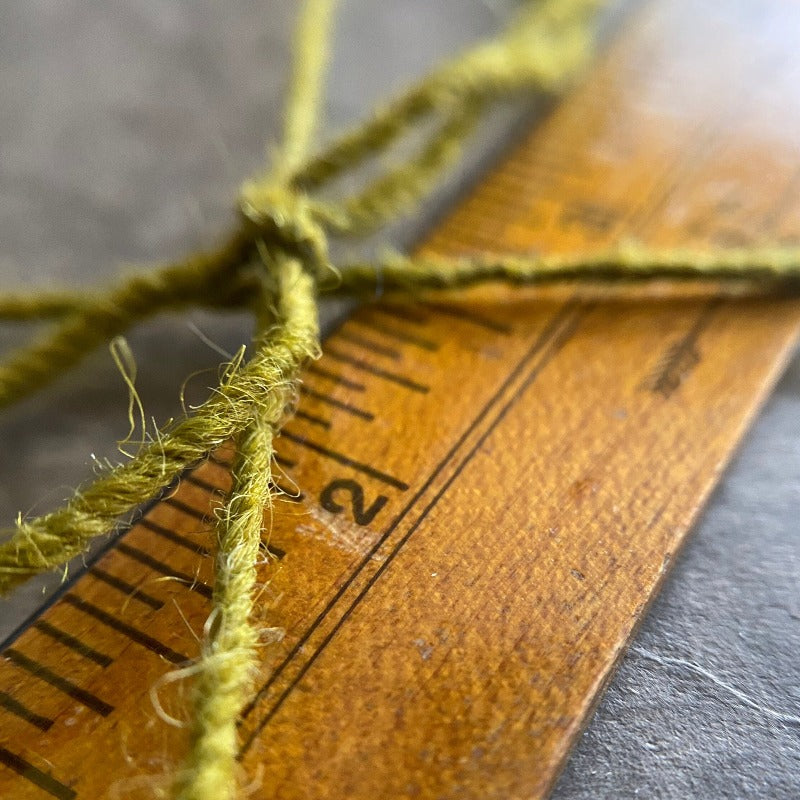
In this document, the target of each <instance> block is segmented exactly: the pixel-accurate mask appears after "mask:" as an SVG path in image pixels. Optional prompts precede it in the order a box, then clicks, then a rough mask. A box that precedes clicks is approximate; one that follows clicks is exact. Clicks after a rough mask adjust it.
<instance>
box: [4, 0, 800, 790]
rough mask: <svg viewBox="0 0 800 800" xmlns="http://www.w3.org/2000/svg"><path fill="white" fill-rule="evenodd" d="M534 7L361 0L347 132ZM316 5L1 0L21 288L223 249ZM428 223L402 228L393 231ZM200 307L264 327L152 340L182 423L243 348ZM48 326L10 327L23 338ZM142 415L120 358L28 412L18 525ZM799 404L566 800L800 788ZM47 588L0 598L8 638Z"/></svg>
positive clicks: (341, 69)
mask: <svg viewBox="0 0 800 800" xmlns="http://www.w3.org/2000/svg"><path fill="white" fill-rule="evenodd" d="M705 1H710V0H705ZM718 2H724V0H718ZM510 5H511V4H510V3H509V2H501V1H500V0H496V1H495V2H489V0H485V2H477V0H436V2H430V0H393V2H391V3H374V2H373V3H368V2H366V0H346V1H345V2H342V8H341V14H340V18H339V24H338V28H337V37H336V50H335V53H336V54H335V58H334V61H333V64H332V73H331V80H330V82H329V93H328V103H327V108H326V112H327V127H328V128H329V129H336V128H339V127H341V126H342V125H343V124H345V123H347V122H348V121H353V120H355V119H356V118H358V116H359V115H361V114H363V113H364V112H365V111H366V110H367V109H368V108H369V107H370V105H371V104H372V103H373V102H374V101H375V100H377V99H380V98H382V97H385V96H386V94H387V92H388V91H390V90H392V89H397V88H400V87H401V86H402V85H403V84H404V83H405V81H406V80H407V79H409V78H411V77H413V76H417V75H420V74H422V73H423V72H425V71H426V69H427V68H428V67H429V66H431V65H432V64H433V63H435V62H436V61H437V60H438V59H439V58H440V57H442V56H444V55H446V54H449V53H451V52H453V51H454V50H455V49H456V48H457V47H459V46H460V45H463V44H465V43H467V42H469V41H471V40H473V39H475V38H476V37H479V36H481V35H483V34H485V33H487V32H489V31H492V30H494V29H495V28H496V27H497V25H499V24H501V23H502V21H503V19H505V18H506V16H507V14H508V10H509V7H510ZM295 10H296V2H295V0H228V2H225V3H219V2H216V1H215V0H138V1H137V2H133V3H131V2H127V1H126V2H123V0H62V1H61V2H52V0H25V2H11V1H10V0H6V1H4V2H0V290H3V291H5V290H12V289H21V288H26V287H56V286H76V285H77V286H84V285H87V286H88V285H91V284H95V283H107V282H108V281H110V280H111V279H112V278H113V277H114V276H116V275H119V274H122V273H123V272H124V271H126V270H129V269H130V265H131V264H137V263H144V262H150V261H153V260H155V259H158V258H166V257H174V256H179V255H181V254H183V253H185V252H186V251H188V250H189V249H192V248H197V247H199V246H201V245H203V244H207V243H210V242H213V241H214V240H215V238H216V234H217V233H219V232H220V231H222V230H223V229H224V228H225V226H226V224H227V223H228V222H230V220H231V216H232V211H231V209H232V208H233V200H234V198H235V196H236V188H237V186H238V184H239V182H240V181H241V180H242V179H243V178H245V177H246V176H248V175H249V174H251V173H253V172H254V171H256V170H258V169H259V168H260V167H261V166H262V165H263V164H264V161H265V158H266V154H267V152H268V151H269V149H270V148H271V147H272V146H273V145H274V144H275V143H276V141H277V137H278V133H279V129H280V113H281V104H282V96H283V90H284V85H285V80H286V70H287V65H288V61H289V43H290V37H291V27H292V20H293V17H294V13H295ZM687 24H690V21H687ZM530 112H531V110H530V109H527V110H525V112H524V113H527V114H530ZM519 117H520V114H519V113H516V114H514V113H508V112H506V113H500V114H498V115H497V116H496V118H495V119H494V120H492V122H491V123H490V125H489V126H488V128H487V130H486V131H485V132H484V135H483V137H482V143H481V144H480V146H478V147H476V148H475V150H474V152H473V156H472V158H471V161H470V164H469V165H467V167H466V168H465V169H464V170H462V172H461V173H460V174H459V176H457V177H456V179H455V180H454V181H453V182H452V183H451V184H450V185H449V186H448V187H447V189H445V191H443V192H441V193H440V194H439V195H438V196H437V198H435V200H434V201H433V202H432V203H430V204H429V205H428V208H427V209H426V212H425V214H424V215H423V219H427V220H428V222H429V221H430V219H431V215H433V214H435V213H437V211H438V210H439V209H441V208H442V207H444V206H446V204H447V203H448V201H449V200H450V199H451V198H452V197H453V196H454V195H456V194H457V193H458V191H459V190H460V189H461V188H462V187H463V186H464V185H465V184H468V183H469V181H470V180H471V179H472V178H473V177H474V175H475V174H477V171H478V169H479V167H480V165H481V164H484V163H486V162H487V161H491V159H492V158H493V157H494V153H495V151H496V150H497V147H498V142H500V141H502V140H503V138H504V137H505V136H506V135H507V134H508V132H509V131H513V129H514V128H515V126H518V124H519ZM415 232H416V228H415V227H414V226H413V225H412V226H408V225H406V226H400V227H398V228H396V229H394V230H393V231H392V234H391V237H392V241H393V242H395V243H400V244H402V243H404V242H408V241H410V240H412V239H413V237H414V235H415ZM336 313H338V312H337V310H334V309H328V310H327V311H326V318H327V319H331V318H332V316H334V315H335V314H336ZM187 319H189V320H191V321H192V322H193V324H194V325H195V326H197V328H199V329H200V330H202V331H203V333H204V334H205V335H207V336H209V337H210V338H212V339H213V340H214V342H216V343H218V344H219V345H220V346H221V347H222V348H224V349H226V350H229V351H233V350H235V349H236V348H237V347H238V345H239V343H240V342H241V341H246V340H247V337H248V335H249V323H248V320H247V319H246V318H244V317H241V316H237V315H228V316H225V317H216V316H213V315H206V314H201V313H193V314H191V315H189V317H188V318H185V317H184V318H178V317H175V318H172V317H161V318H159V319H157V320H155V321H152V322H150V323H148V324H146V325H144V326H143V327H142V328H141V329H139V330H138V331H137V332H136V333H135V334H132V335H131V336H130V337H129V340H130V343H131V346H132V348H133V350H134V352H135V354H136V357H137V359H138V362H139V365H140V375H139V379H138V387H139V389H140V392H141V395H142V399H143V401H144V403H145V408H146V410H147V412H148V414H149V415H152V416H153V417H155V419H156V420H158V421H160V422H163V421H164V420H166V419H167V418H168V417H169V416H170V415H171V414H173V413H176V411H177V408H178V406H177V396H178V390H179V388H180V384H181V382H182V380H183V378H184V377H185V376H186V375H188V374H190V373H193V372H195V371H198V370H204V369H207V370H211V371H210V372H209V373H205V374H202V373H201V374H199V375H198V376H197V377H196V378H195V379H194V381H193V383H192V384H190V391H191V390H192V389H191V387H192V386H193V387H195V389H197V390H199V389H201V388H202V387H203V386H204V385H207V384H208V381H209V379H210V377H209V376H213V375H214V374H215V368H216V366H217V363H218V362H219V356H218V355H217V354H216V353H215V352H214V351H213V350H212V349H211V348H209V347H208V346H207V345H205V344H203V343H202V342H201V340H200V338H199V337H198V336H197V334H196V333H194V332H193V331H192V329H191V327H190V326H189V325H187ZM30 333H31V329H30V328H19V327H13V326H5V327H4V326H0V343H1V344H2V345H3V346H5V347H8V346H11V345H12V344H14V343H15V342H20V341H22V339H23V338H24V337H25V336H28V335H29V334H30ZM126 407H127V397H126V394H125V390H124V386H123V384H122V380H121V378H120V376H119V375H118V373H117V372H116V369H115V368H114V366H113V363H112V361H111V358H110V357H109V355H108V353H107V352H105V351H103V352H100V353H98V354H97V355H96V356H95V357H93V358H92V359H91V360H90V361H89V362H88V364H86V365H85V366H84V367H82V368H81V369H80V370H79V371H77V372H76V373H75V374H73V375H71V376H69V377H68V378H67V379H65V380H62V381H61V382H59V383H58V385H57V386H55V387H53V388H52V389H50V390H48V391H47V392H45V393H43V394H42V395H40V396H37V397H36V398H33V399H32V400H29V401H26V402H25V403H23V404H21V405H19V406H16V407H14V408H12V409H9V410H6V411H4V412H3V414H2V416H0V520H2V521H3V522H5V523H10V522H11V521H12V520H13V517H14V516H15V514H16V513H17V512H18V511H20V510H22V511H24V512H31V511H36V512H41V511H44V510H47V509H48V508H50V507H52V506H54V505H56V504H58V503H59V502H60V501H61V500H63V499H64V498H65V497H67V496H68V494H69V491H70V487H72V486H74V485H76V484H77V482H79V481H80V480H82V479H84V478H86V477H88V476H89V475H90V474H91V468H92V461H91V454H92V453H94V454H95V455H97V456H98V457H102V456H110V457H114V454H115V449H114V442H115V441H116V440H117V439H119V438H121V437H122V436H123V435H124V434H125V432H126V431H127V420H126V414H125V409H126ZM798 420H800V361H799V360H797V359H795V360H794V361H793V362H792V364H791V365H790V366H789V369H788V371H787V373H786V375H785V376H784V378H783V380H782V381H781V383H780V385H779V386H778V388H777V391H776V392H775V394H774V395H773V397H772V399H771V400H770V401H769V403H768V405H767V407H766V409H765V411H764V414H763V415H762V417H761V419H760V420H759V421H758V423H757V424H756V426H755V428H754V429H753V431H752V432H751V433H750V434H749V436H748V438H747V440H746V442H745V445H744V447H743V448H742V450H741V452H740V454H739V455H738V457H737V458H736V459H735V462H734V464H733V466H732V467H731V469H730V470H729V472H728V473H727V475H726V477H725V479H724V480H723V482H722V484H721V485H720V487H719V489H718V490H717V492H716V493H715V495H714V497H713V499H712V501H711V503H710V506H709V508H708V509H707V511H706V513H705V515H704V518H703V521H702V523H701V524H700V525H699V526H698V528H697V530H696V532H695V535H694V537H693V538H692V540H691V541H690V543H689V544H688V546H687V547H686V549H685V551H684V552H683V554H682V556H681V557H680V558H679V559H678V562H677V564H676V566H675V569H674V571H673V574H672V576H671V578H670V580H669V581H668V582H667V584H666V586H665V588H664V591H663V593H662V595H661V597H660V598H659V599H658V600H657V602H656V603H655V605H654V606H653V608H652V611H651V613H650V615H649V617H648V619H647V620H646V622H645V624H644V625H643V627H642V629H641V631H640V633H639V635H638V637H637V639H636V641H635V643H634V645H633V647H632V649H631V651H630V652H629V654H628V656H627V658H626V659H625V661H624V662H623V663H622V665H621V667H620V670H619V673H618V674H617V676H616V678H615V680H614V681H613V683H612V685H611V687H610V688H609V690H608V693H607V694H606V696H605V699H604V700H603V702H602V703H601V705H600V707H599V709H598V711H597V714H596V716H595V718H594V720H593V721H592V723H591V725H590V726H589V729H588V730H587V732H586V734H585V735H584V737H583V739H582V740H581V742H580V744H579V745H578V747H577V749H576V751H575V753H574V755H573V757H572V759H571V761H570V762H569V764H568V766H567V768H566V771H565V773H564V775H563V777H562V779H561V781H560V783H559V785H558V787H557V789H556V792H555V797H556V798H558V800H578V799H579V798H580V799H581V800H583V799H584V798H585V800H590V798H591V799H592V800H594V799H595V798H634V797H642V798H658V797H667V798H673V797H675V798H678V797H680V798H684V797H695V798H708V799H709V800H713V798H797V797H800V723H798V722H794V723H792V722H791V721H787V720H783V721H781V720H780V719H777V718H776V716H775V713H770V712H779V713H782V714H784V715H791V716H794V717H797V716H800V662H799V660H798V653H800V585H799V584H800V546H799V545H798V542H797V533H796V520H797V518H798V516H799V515H800V489H799V488H798V487H800V435H798V432H799V428H800V423H799V422H798ZM41 591H42V589H41V586H38V585H37V586H32V587H26V589H24V590H23V591H22V592H20V593H19V594H18V595H17V596H15V597H14V598H12V599H11V600H2V601H0V603H2V605H0V638H1V637H2V636H3V635H5V634H7V633H8V632H9V631H10V630H11V629H12V628H13V627H14V625H15V624H16V623H17V622H18V620H19V619H20V618H21V616H22V614H23V610H24V609H25V608H26V607H30V605H31V604H35V603H36V602H38V601H39V600H40V597H41ZM664 659H666V661H665V660H664ZM676 661H677V662H681V661H688V662H691V664H694V665H697V666H699V667H701V668H702V669H703V670H704V671H705V672H706V673H708V674H703V673H701V672H699V671H698V670H697V669H695V668H694V667H692V666H691V665H686V664H684V665H680V664H677V663H676ZM719 682H722V683H724V684H727V685H729V686H732V687H734V688H735V689H736V690H737V691H739V692H741V693H743V694H744V696H745V697H746V700H742V698H741V697H737V696H736V695H735V694H733V693H731V692H730V691H728V690H727V689H725V688H723V687H722V686H720V685H719Z"/></svg>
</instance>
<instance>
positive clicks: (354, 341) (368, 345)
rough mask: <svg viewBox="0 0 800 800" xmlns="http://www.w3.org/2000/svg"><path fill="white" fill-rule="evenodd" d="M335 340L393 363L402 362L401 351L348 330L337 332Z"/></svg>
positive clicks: (341, 329)
mask: <svg viewBox="0 0 800 800" xmlns="http://www.w3.org/2000/svg"><path fill="white" fill-rule="evenodd" d="M334 338H336V339H342V340H343V341H345V342H347V343H348V344H351V345H353V347H359V348H361V349H362V350H366V351H367V352H368V353H370V354H371V355H376V356H385V357H386V358H391V359H392V361H400V359H401V356H400V351H399V350H396V349H395V348H393V347H388V346H387V345H384V344H381V343H380V342H376V341H374V340H372V339H367V338H365V337H363V336H360V335H359V334H357V333H353V332H352V331H350V330H349V329H347V328H340V329H339V330H338V331H336V333H335V334H334Z"/></svg>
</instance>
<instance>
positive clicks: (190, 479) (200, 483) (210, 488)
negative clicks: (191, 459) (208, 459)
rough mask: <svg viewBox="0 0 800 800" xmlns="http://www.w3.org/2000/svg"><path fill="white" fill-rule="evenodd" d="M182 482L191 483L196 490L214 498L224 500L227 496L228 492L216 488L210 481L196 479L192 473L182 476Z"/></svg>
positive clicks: (218, 487)
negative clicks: (200, 490)
mask: <svg viewBox="0 0 800 800" xmlns="http://www.w3.org/2000/svg"><path fill="white" fill-rule="evenodd" d="M183 480H184V481H186V483H191V484H192V486H196V487H197V488H198V489H202V490H203V491H204V492H207V493H208V494H210V495H212V496H214V497H219V498H222V499H224V498H226V497H227V496H228V491H227V490H226V489H223V488H222V487H221V486H217V485H216V484H214V483H211V482H210V481H207V480H204V479H203V478H200V477H198V476H197V475H195V473H194V472H188V473H187V474H186V475H184V476H183Z"/></svg>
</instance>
